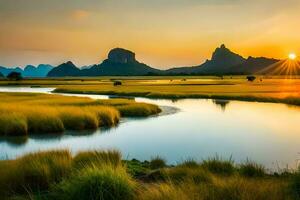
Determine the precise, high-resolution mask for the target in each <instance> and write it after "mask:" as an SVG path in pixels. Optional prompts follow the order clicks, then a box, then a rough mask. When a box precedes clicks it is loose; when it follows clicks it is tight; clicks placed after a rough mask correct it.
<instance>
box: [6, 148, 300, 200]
mask: <svg viewBox="0 0 300 200" xmlns="http://www.w3.org/2000/svg"><path fill="white" fill-rule="evenodd" d="M130 163H134V164H132V165H131V164H130ZM196 163H197V162H196ZM203 163H210V164H209V165H208V164H206V165H204V164H203ZM211 163H214V164H211ZM216 163H218V164H216ZM197 164H198V163H197ZM245 165H248V163H245ZM138 166H140V170H142V169H145V172H144V173H146V174H147V173H150V174H151V173H152V174H153V173H157V172H159V174H160V175H162V177H163V179H153V180H152V181H151V182H147V181H144V180H143V179H134V178H132V176H131V175H130V174H129V173H128V171H130V170H128V169H127V168H131V167H134V168H136V167H138ZM208 166H210V167H208ZM212 166H213V167H212ZM224 166H225V167H224ZM251 166H252V164H251ZM233 167H234V169H235V170H234V171H237V170H239V169H240V168H241V166H233ZM217 168H220V169H218V170H217ZM224 168H226V169H227V168H228V164H224V161H222V160H220V159H213V161H212V159H210V160H209V161H207V162H205V161H202V162H201V163H199V164H198V165H195V161H192V160H187V161H185V162H183V163H181V164H179V165H177V166H172V167H168V166H166V167H162V168H160V169H158V170H154V171H153V170H152V169H151V168H150V163H148V162H139V161H137V160H131V161H126V162H124V161H123V162H122V161H121V155H120V153H119V152H117V151H114V150H111V151H90V152H81V153H78V154H76V155H75V156H73V157H72V156H71V154H70V152H69V151H67V150H60V151H48V152H39V153H31V154H27V155H25V156H22V157H20V158H17V159H15V160H7V161H0V169H1V170H0V196H1V198H2V199H58V200H60V199H63V200H68V199H72V200H73V199H74V200H76V199H80V200H87V199H89V200H90V199H92V200H93V199H95V200H98V199H103V200H108V199H109V200H110V199H112V200H121V199H122V200H123V199H125V200H127V199H128V200H129V199H141V200H160V199H161V200H165V199H167V200H168V199H170V200H171V199H172V200H187V199H189V200H202V199H203V200H219V199H222V200H252V199H254V200H289V199H297V198H298V197H299V185H300V184H299V183H300V181H299V180H300V178H299V177H300V176H299V173H298V172H296V173H294V174H292V173H291V175H290V177H289V178H286V177H285V176H280V175H279V176H278V175H277V176H273V175H271V174H269V175H268V176H256V177H248V176H244V175H240V174H239V173H228V170H224ZM212 169H213V170H212ZM224 171H225V172H226V173H224ZM216 172H217V173H216ZM220 172H221V173H220ZM224 174H226V176H224ZM27 197H28V198H27Z"/></svg>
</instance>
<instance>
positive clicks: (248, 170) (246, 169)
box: [239, 160, 267, 177]
mask: <svg viewBox="0 0 300 200" xmlns="http://www.w3.org/2000/svg"><path fill="white" fill-rule="evenodd" d="M239 173H240V174H241V175H242V176H246V177H263V176H265V175H266V174H267V173H266V169H265V167H264V166H263V165H260V164H257V163H255V162H252V161H249V160H247V161H246V162H245V163H243V164H241V165H240V167H239Z"/></svg>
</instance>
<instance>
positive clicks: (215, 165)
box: [201, 156, 235, 175]
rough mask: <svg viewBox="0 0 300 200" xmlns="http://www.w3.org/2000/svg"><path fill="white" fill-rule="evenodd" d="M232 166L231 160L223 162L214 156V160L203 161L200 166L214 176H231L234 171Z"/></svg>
mask: <svg viewBox="0 0 300 200" xmlns="http://www.w3.org/2000/svg"><path fill="white" fill-rule="evenodd" d="M233 164H234V163H233V161H232V159H231V158H230V159H229V160H223V159H221V158H220V157H219V156H216V157H215V158H210V159H208V160H204V161H203V162H202V163H201V166H202V167H203V168H204V169H206V170H208V171H210V172H212V173H215V174H220V175H231V174H233V173H234V171H235V168H234V165H233Z"/></svg>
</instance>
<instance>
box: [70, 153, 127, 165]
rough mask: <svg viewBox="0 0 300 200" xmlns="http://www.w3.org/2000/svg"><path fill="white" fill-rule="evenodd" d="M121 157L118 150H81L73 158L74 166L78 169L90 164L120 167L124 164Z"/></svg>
mask: <svg viewBox="0 0 300 200" xmlns="http://www.w3.org/2000/svg"><path fill="white" fill-rule="evenodd" d="M121 158H122V156H121V153H120V152H119V151H116V150H108V151H86V152H79V153H78V154H77V155H76V156H75V157H74V159H73V166H74V167H75V168H78V169H80V168H84V167H85V166H89V165H94V166H102V165H110V166H112V167H118V166H121V165H122V161H121Z"/></svg>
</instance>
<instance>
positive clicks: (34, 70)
mask: <svg viewBox="0 0 300 200" xmlns="http://www.w3.org/2000/svg"><path fill="white" fill-rule="evenodd" d="M52 68H53V67H52V66H51V65H47V64H40V65H38V66H37V67H35V66H33V65H27V66H26V67H25V68H24V69H21V68H20V67H16V68H8V67H2V66H0V72H1V73H2V74H3V75H4V76H7V75H8V74H10V73H11V72H19V73H21V74H22V76H24V77H46V75H47V74H48V72H49V71H50V70H51V69H52Z"/></svg>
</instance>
